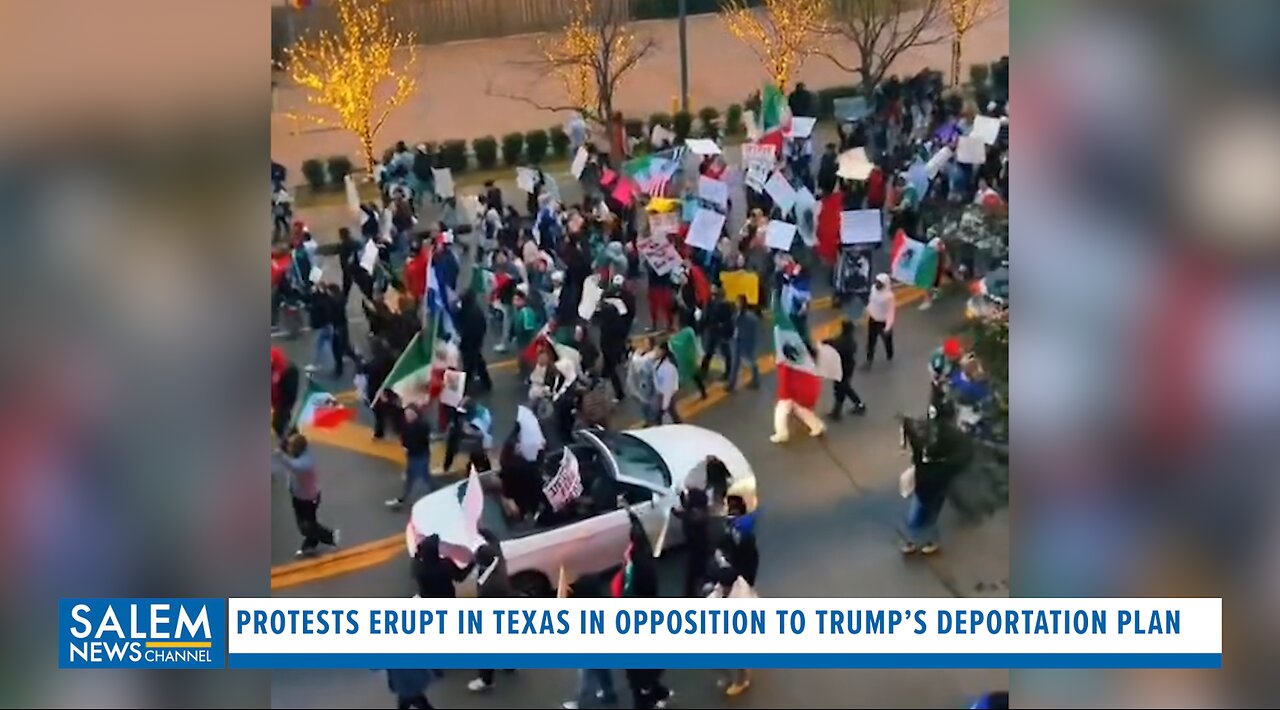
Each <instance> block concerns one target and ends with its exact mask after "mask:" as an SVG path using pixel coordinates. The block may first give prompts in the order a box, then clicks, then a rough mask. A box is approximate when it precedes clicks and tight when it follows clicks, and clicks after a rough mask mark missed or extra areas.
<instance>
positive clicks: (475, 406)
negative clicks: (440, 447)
mask: <svg viewBox="0 0 1280 710" xmlns="http://www.w3.org/2000/svg"><path fill="white" fill-rule="evenodd" d="M492 432H493V415H492V414H490V413H489V409H488V407H485V406H484V405H483V404H480V403H479V402H477V401H476V400H475V399H474V398H472V397H464V398H463V400H462V402H461V403H459V404H458V407H457V411H456V412H455V414H454V416H453V422H452V424H451V426H450V427H449V436H448V439H447V440H446V441H445V448H444V461H443V462H442V464H441V468H440V470H441V473H447V472H448V471H451V470H452V469H453V459H454V457H456V456H457V455H458V452H459V451H460V450H465V451H466V453H467V457H468V458H469V459H470V464H471V467H472V468H474V469H475V470H477V471H479V472H481V473H483V472H485V471H488V470H489V469H490V468H491V466H490V463H489V453H488V452H489V447H491V446H493V433H492Z"/></svg>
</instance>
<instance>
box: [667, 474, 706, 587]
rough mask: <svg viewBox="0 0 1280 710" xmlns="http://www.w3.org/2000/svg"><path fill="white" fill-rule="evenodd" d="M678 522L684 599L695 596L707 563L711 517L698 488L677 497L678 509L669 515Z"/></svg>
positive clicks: (688, 490)
mask: <svg viewBox="0 0 1280 710" xmlns="http://www.w3.org/2000/svg"><path fill="white" fill-rule="evenodd" d="M671 513H672V515H674V516H676V517H677V518H679V519H680V527H681V530H682V531H683V532H684V543H685V547H686V548H687V549H686V550H685V567H684V595H685V596H686V597H695V596H698V592H699V590H700V589H701V588H702V581H703V578H704V577H705V576H706V574H707V564H708V563H709V562H710V561H711V514H710V511H709V509H708V508H707V492H706V491H705V490H703V489H701V488H689V489H686V490H685V491H683V492H682V493H681V494H680V505H678V506H676V507H675V508H673V509H672V511H671Z"/></svg>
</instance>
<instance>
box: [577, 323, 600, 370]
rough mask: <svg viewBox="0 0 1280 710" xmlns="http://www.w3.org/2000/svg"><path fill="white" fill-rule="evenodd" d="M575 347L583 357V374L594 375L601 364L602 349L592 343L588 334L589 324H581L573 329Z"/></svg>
mask: <svg viewBox="0 0 1280 710" xmlns="http://www.w3.org/2000/svg"><path fill="white" fill-rule="evenodd" d="M573 347H574V348H576V349H577V350H578V354H579V355H581V356H582V363H581V364H582V372H584V373H594V372H595V371H596V365H598V364H599V362H600V348H597V347H596V344H595V343H593V342H591V334H590V333H588V332H587V324H586V323H579V324H577V325H575V326H574V327H573Z"/></svg>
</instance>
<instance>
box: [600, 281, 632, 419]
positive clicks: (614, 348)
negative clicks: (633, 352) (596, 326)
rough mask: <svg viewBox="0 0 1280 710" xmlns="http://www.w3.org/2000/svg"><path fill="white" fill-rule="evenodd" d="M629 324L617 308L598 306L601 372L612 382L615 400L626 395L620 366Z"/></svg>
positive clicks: (622, 361)
mask: <svg viewBox="0 0 1280 710" xmlns="http://www.w3.org/2000/svg"><path fill="white" fill-rule="evenodd" d="M630 326H631V323H630V321H628V320H627V318H626V316H624V315H622V314H620V313H618V309H616V308H614V307H613V306H612V305H610V304H608V303H605V304H602V305H601V306H600V354H601V355H602V356H603V358H602V359H603V365H604V369H603V372H602V374H603V375H604V376H605V377H608V378H609V381H610V382H612V383H613V394H614V399H615V400H617V401H621V400H622V398H623V397H624V396H626V390H625V389H624V388H623V386H622V374H621V372H620V368H623V367H625V366H626V361H627V335H628V333H629V330H630Z"/></svg>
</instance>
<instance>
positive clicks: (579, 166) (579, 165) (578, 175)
mask: <svg viewBox="0 0 1280 710" xmlns="http://www.w3.org/2000/svg"><path fill="white" fill-rule="evenodd" d="M586 168H587V149H586V147H585V146H578V152H577V153H574V154H573V164H572V165H570V166H569V172H571V173H573V178H574V179H575V180H581V179H582V171H583V170H586Z"/></svg>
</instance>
